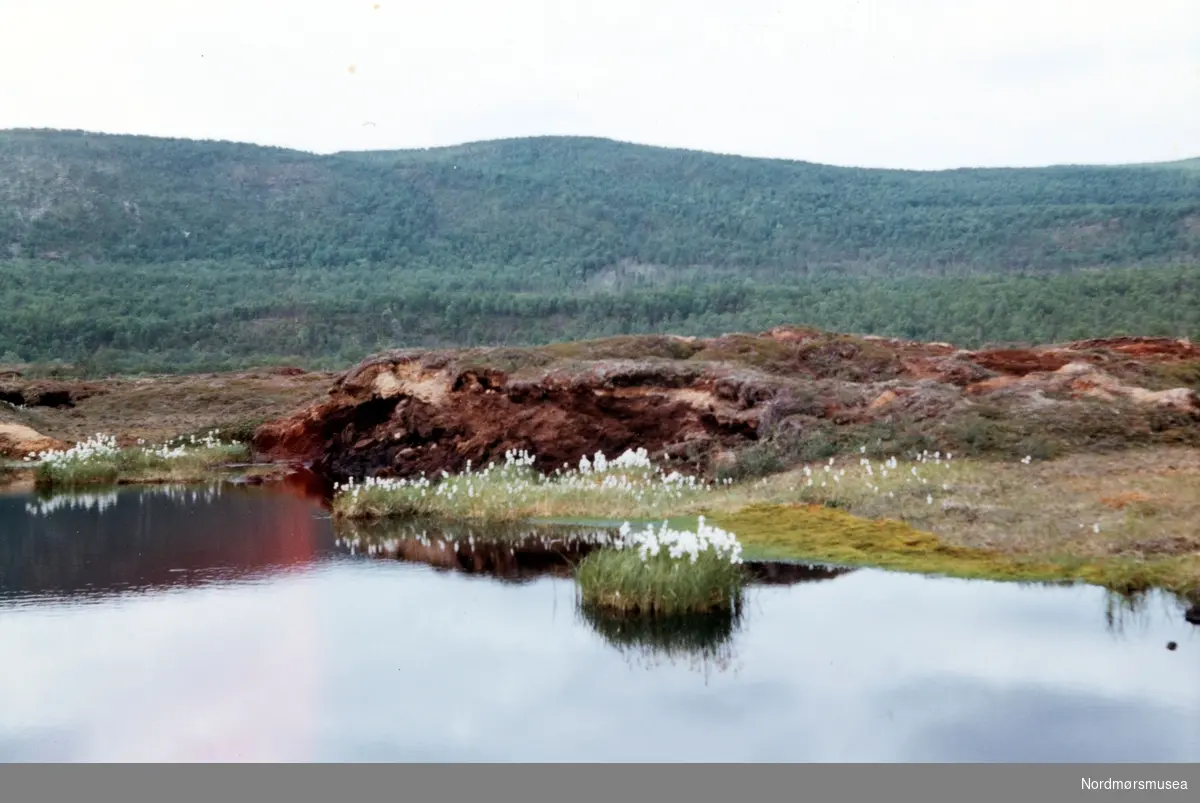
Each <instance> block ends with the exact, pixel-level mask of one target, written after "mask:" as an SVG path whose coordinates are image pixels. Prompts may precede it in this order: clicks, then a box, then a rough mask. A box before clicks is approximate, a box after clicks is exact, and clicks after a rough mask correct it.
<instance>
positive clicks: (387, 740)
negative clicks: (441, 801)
mask: <svg viewBox="0 0 1200 803" xmlns="http://www.w3.org/2000/svg"><path fill="white" fill-rule="evenodd" d="M606 537H607V535H606V534H605V533H604V532H602V531H597V530H595V529H591V530H589V529H588V528H585V527H576V528H553V529H550V528H544V529H540V530H539V529H533V528H529V527H525V528H507V530H506V531H490V530H488V529H486V528H479V527H467V526H454V527H446V526H432V525H429V524H427V523H421V522H413V521H410V522H395V523H390V524H386V525H375V526H370V527H363V526H358V527H343V526H341V525H338V527H336V528H335V526H334V522H333V521H332V520H331V519H330V518H329V514H328V511H327V510H326V509H325V508H324V507H323V506H322V504H321V503H320V501H319V500H317V499H314V498H313V497H312V494H311V493H310V492H309V491H308V490H306V489H305V488H303V487H301V486H297V485H288V486H283V487H261V488H255V487H239V486H232V485H221V486H211V487H197V488H188V489H179V488H169V487H162V488H144V489H139V488H127V489H122V490H120V491H113V492H99V493H93V494H84V495H67V496H57V497H53V498H48V499H47V498H39V497H36V496H33V495H29V494H23V493H9V494H5V495H0V655H2V656H3V661H2V662H0V761H10V762H11V761H684V762H692V761H1171V762H1195V761H1200V628H1198V627H1195V626H1193V625H1190V624H1188V623H1187V622H1186V621H1185V620H1184V617H1183V606H1182V604H1181V603H1180V602H1179V601H1177V600H1175V599H1173V598H1170V597H1167V596H1165V595H1156V594H1155V595H1149V596H1147V597H1145V598H1143V599H1141V600H1140V601H1139V602H1138V604H1137V605H1133V606H1129V605H1126V604H1123V602H1122V601H1121V600H1117V599H1114V598H1112V597H1111V596H1110V595H1108V594H1106V593H1105V592H1104V591H1103V590H1101V589H1098V588H1093V587H1087V586H1074V587H1043V586H1024V585H1016V584H1002V583H984V582H974V581H972V582H968V581H959V580H948V579H938V578H926V577H918V576H911V575H904V574H895V573H888V572H882V571H873V570H862V569H860V570H845V569H834V568H823V567H818V566H804V565H799V564H779V563H761V562H759V563H756V562H753V561H751V564H750V569H751V572H752V575H753V578H754V579H753V582H752V584H751V585H750V587H749V589H748V592H747V597H746V603H747V604H746V605H745V609H744V611H743V613H742V615H741V616H740V617H737V618H736V619H735V618H732V617H726V618H721V617H702V618H700V619H697V620H690V621H688V620H679V621H673V622H665V623H659V624H654V625H635V624H630V623H628V622H624V623H622V622H619V621H614V620H611V619H606V618H603V617H598V616H595V615H593V614H590V613H588V612H584V611H580V610H579V609H578V606H577V604H576V600H575V587H574V583H573V581H572V579H571V570H570V562H571V561H572V560H576V559H578V557H579V556H581V555H582V554H583V553H584V552H586V550H587V549H589V548H593V547H594V545H595V544H596V543H599V542H603V540H604V539H605V538H606ZM747 557H748V558H753V555H752V554H750V553H748V554H747ZM1168 642H1175V643H1176V645H1177V647H1176V649H1174V650H1168V649H1167V644H1168Z"/></svg>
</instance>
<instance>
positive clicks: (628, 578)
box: [575, 549, 745, 616]
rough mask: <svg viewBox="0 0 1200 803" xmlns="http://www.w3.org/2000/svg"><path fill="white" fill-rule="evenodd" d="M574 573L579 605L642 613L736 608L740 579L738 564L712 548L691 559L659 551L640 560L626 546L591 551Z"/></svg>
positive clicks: (740, 585) (652, 613)
mask: <svg viewBox="0 0 1200 803" xmlns="http://www.w3.org/2000/svg"><path fill="white" fill-rule="evenodd" d="M575 577H576V580H577V581H578V583H579V595H580V602H581V604H582V605H584V606H588V607H591V608H593V609H599V610H604V611H609V612H612V613H620V614H632V615H648V616H680V615H685V614H703V613H711V612H714V611H733V612H736V611H738V610H740V607H741V604H742V590H743V586H744V583H745V574H744V572H743V570H742V567H741V565H739V564H734V563H730V562H729V560H728V559H727V558H724V557H720V556H718V555H716V554H714V553H712V552H702V553H700V555H699V556H698V557H697V559H696V561H695V563H692V562H690V561H687V560H675V559H672V558H671V557H670V556H668V555H666V554H665V553H662V554H659V555H657V556H654V557H649V558H647V559H646V560H645V561H643V560H642V558H641V556H640V555H639V554H638V553H637V552H636V551H635V550H629V549H602V550H600V551H598V552H593V553H591V554H590V555H588V556H587V557H586V558H584V559H583V561H582V562H581V563H580V564H579V568H578V569H577V570H576V573H575Z"/></svg>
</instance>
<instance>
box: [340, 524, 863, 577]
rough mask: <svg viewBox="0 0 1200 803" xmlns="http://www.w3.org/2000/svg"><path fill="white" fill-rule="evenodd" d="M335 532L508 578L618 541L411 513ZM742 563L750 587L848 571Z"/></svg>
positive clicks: (598, 531) (553, 573) (595, 531)
mask: <svg viewBox="0 0 1200 803" xmlns="http://www.w3.org/2000/svg"><path fill="white" fill-rule="evenodd" d="M334 532H335V533H336V534H337V538H336V541H335V545H336V546H337V547H338V548H339V549H342V550H344V551H345V552H346V553H347V554H349V555H365V556H368V557H375V558H387V559H395V560H401V561H405V562H411V563H423V564H426V565H428V566H432V567H434V568H437V569H445V570H453V571H461V572H466V573H468V574H483V575H489V576H491V577H495V578H497V579H500V580H510V581H515V582H525V581H529V580H532V579H534V578H536V577H545V576H549V577H572V576H574V567H575V566H576V565H577V564H578V563H579V561H580V560H582V559H583V558H584V557H586V556H587V554H588V553H589V552H591V551H592V550H594V549H600V548H603V547H605V546H611V545H612V544H613V543H615V542H616V540H617V534H616V531H615V529H612V528H599V527H586V526H571V525H562V524H554V525H539V524H531V523H528V522H495V523H487V524H476V523H469V522H455V521H444V520H436V519H415V518H414V519H404V520H397V521H384V522H370V523H363V522H353V521H344V520H339V521H336V522H335V523H334ZM745 568H746V572H747V575H748V577H749V582H750V583H751V584H756V585H792V584H794V583H802V582H812V581H818V580H832V579H833V578H835V577H840V576H842V575H844V574H847V573H849V572H851V571H854V570H853V569H848V568H840V567H832V566H820V565H811V564H805V563H791V562H780V561H746V563H745Z"/></svg>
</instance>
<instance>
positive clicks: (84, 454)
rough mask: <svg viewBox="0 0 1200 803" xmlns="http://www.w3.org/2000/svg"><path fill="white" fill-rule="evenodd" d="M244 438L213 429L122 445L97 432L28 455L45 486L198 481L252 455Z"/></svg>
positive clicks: (40, 485)
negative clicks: (234, 439) (222, 436)
mask: <svg viewBox="0 0 1200 803" xmlns="http://www.w3.org/2000/svg"><path fill="white" fill-rule="evenodd" d="M248 455H249V449H248V448H247V446H246V445H245V444H242V443H230V442H227V441H223V440H221V439H220V431H219V430H213V431H211V432H209V433H208V434H207V435H204V436H202V437H199V438H198V437H196V436H194V435H193V436H188V437H184V438H176V439H173V440H170V441H167V442H166V443H164V444H161V445H159V446H150V445H147V444H145V443H142V442H140V441H139V442H138V443H137V445H135V446H130V447H125V448H120V447H118V446H117V441H116V439H115V438H114V437H112V436H110V435H103V434H99V435H94V436H93V437H91V438H89V439H87V440H85V441H83V442H81V443H78V444H76V445H75V446H72V447H71V448H69V449H65V450H57V451H46V452H40V453H38V454H36V455H31V456H29V457H27V458H26V462H27V463H30V464H32V465H33V468H34V482H35V483H36V484H37V486H38V487H40V488H77V487H81V486H88V485H108V484H114V483H135V482H153V483H158V482H197V481H199V480H202V479H204V478H206V477H208V476H209V475H210V474H211V472H212V470H213V469H215V468H217V467H219V466H221V465H224V464H226V463H231V462H235V461H237V460H242V459H245V458H247V457H248Z"/></svg>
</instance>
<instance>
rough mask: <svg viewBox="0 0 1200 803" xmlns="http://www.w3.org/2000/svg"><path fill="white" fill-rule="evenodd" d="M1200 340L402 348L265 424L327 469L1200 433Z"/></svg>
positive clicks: (268, 443)
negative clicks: (831, 444)
mask: <svg viewBox="0 0 1200 803" xmlns="http://www.w3.org/2000/svg"><path fill="white" fill-rule="evenodd" d="M1197 383H1200V347H1197V346H1194V345H1192V344H1191V343H1189V342H1187V341H1180V340H1172V339H1167V338H1132V337H1131V338H1111V339H1107V340H1090V341H1082V342H1077V343H1069V344H1065V345H1057V346H1045V347H1038V348H1022V349H993V350H984V351H965V350H960V349H956V348H955V347H954V346H952V345H949V344H944V343H917V342H909V341H901V340H892V339H883V338H872V337H851V336H845V335H836V334H828V333H822V332H818V331H815V330H811V329H804V328H788V327H785V328H779V329H775V330H772V331H770V332H766V333H763V334H759V335H726V336H723V337H720V338H712V339H700V338H676V337H658V336H645V337H622V338H613V339H610V340H602V341H592V342H584V343H570V344H560V345H556V346H547V347H542V348H528V349H472V350H461V351H441V352H422V351H396V352H389V353H385V354H381V355H378V356H376V357H373V358H371V359H368V360H366V361H365V362H363V363H362V364H360V365H359V366H357V367H356V368H354V369H352V370H350V371H348V372H347V373H345V374H344V375H342V376H341V377H340V378H338V379H337V380H336V382H335V383H334V386H333V387H332V389H331V390H330V391H329V395H328V398H327V399H325V400H324V401H320V402H316V403H314V404H312V405H311V406H309V407H307V408H306V409H303V410H301V411H299V412H297V413H295V414H294V415H291V416H289V417H286V418H283V419H280V420H276V421H272V422H268V423H266V424H264V425H263V426H261V427H259V428H258V430H257V431H256V432H255V436H254V445H255V448H256V450H257V451H258V453H259V454H260V455H262V456H264V457H267V458H269V459H278V460H293V461H304V462H306V463H308V464H310V465H311V466H312V468H313V470H314V471H316V472H317V473H319V474H321V475H322V476H325V477H328V478H331V479H334V480H343V479H346V478H349V477H363V476H371V475H373V476H385V477H386V476H398V477H407V476H415V475H418V474H422V473H424V474H426V475H432V474H435V473H437V472H440V471H443V470H444V471H449V472H452V473H454V472H458V471H461V470H462V469H464V468H465V467H466V465H467V463H468V462H470V463H471V464H472V465H474V466H481V465H483V464H486V463H487V462H489V461H502V460H503V458H504V454H505V452H506V451H508V450H526V451H528V452H531V453H532V454H534V455H536V456H537V457H538V463H537V464H536V466H535V467H536V468H538V469H540V470H542V471H550V470H553V469H555V468H558V467H561V466H562V465H563V464H569V465H571V466H574V465H576V464H577V463H578V461H579V459H580V458H581V457H583V456H590V455H592V454H594V453H595V452H597V451H601V452H603V453H604V454H606V455H607V456H610V457H612V456H615V455H617V454H619V453H621V452H623V451H624V450H625V449H627V448H637V447H644V448H646V449H647V450H648V451H649V452H650V453H651V455H652V456H653V457H654V458H655V459H656V460H662V459H664V458H669V459H671V460H673V461H675V463H676V464H677V465H687V466H688V467H690V468H692V469H694V470H698V471H705V472H707V471H711V470H713V469H714V468H719V467H720V466H721V465H723V464H728V463H730V462H731V461H734V460H736V454H737V452H738V450H740V449H744V448H745V447H747V446H751V445H753V444H754V443H756V442H761V441H764V440H768V439H774V440H777V441H778V440H786V439H788V438H791V439H792V440H797V439H802V438H804V437H809V436H811V435H812V433H814V432H818V431H823V432H830V433H833V434H832V435H830V437H834V438H836V437H838V435H837V432H839V431H841V432H847V433H849V432H854V433H858V435H861V437H862V438H864V439H865V438H867V437H868V436H869V437H870V438H871V439H872V440H874V439H876V438H880V437H885V436H886V437H889V438H891V439H892V440H893V443H891V444H889V447H890V448H893V449H894V448H896V446H897V445H899V446H901V447H902V446H904V445H905V444H909V445H917V446H928V447H929V448H935V447H937V446H939V445H940V446H942V447H943V448H945V449H946V450H951V449H956V450H958V451H960V452H962V451H964V450H965V451H968V452H970V451H974V452H975V453H986V452H988V451H989V450H995V451H1001V450H1004V449H1018V448H1019V449H1026V448H1028V447H1029V444H1030V443H1031V442H1045V443H1047V444H1049V445H1048V446H1047V447H1046V448H1047V449H1052V450H1053V451H1055V452H1057V453H1061V452H1063V451H1072V450H1076V449H1103V448H1119V447H1121V446H1124V445H1129V444H1134V443H1141V444H1147V443H1175V444H1178V443H1200V397H1198V396H1197V392H1196V385H1197Z"/></svg>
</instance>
